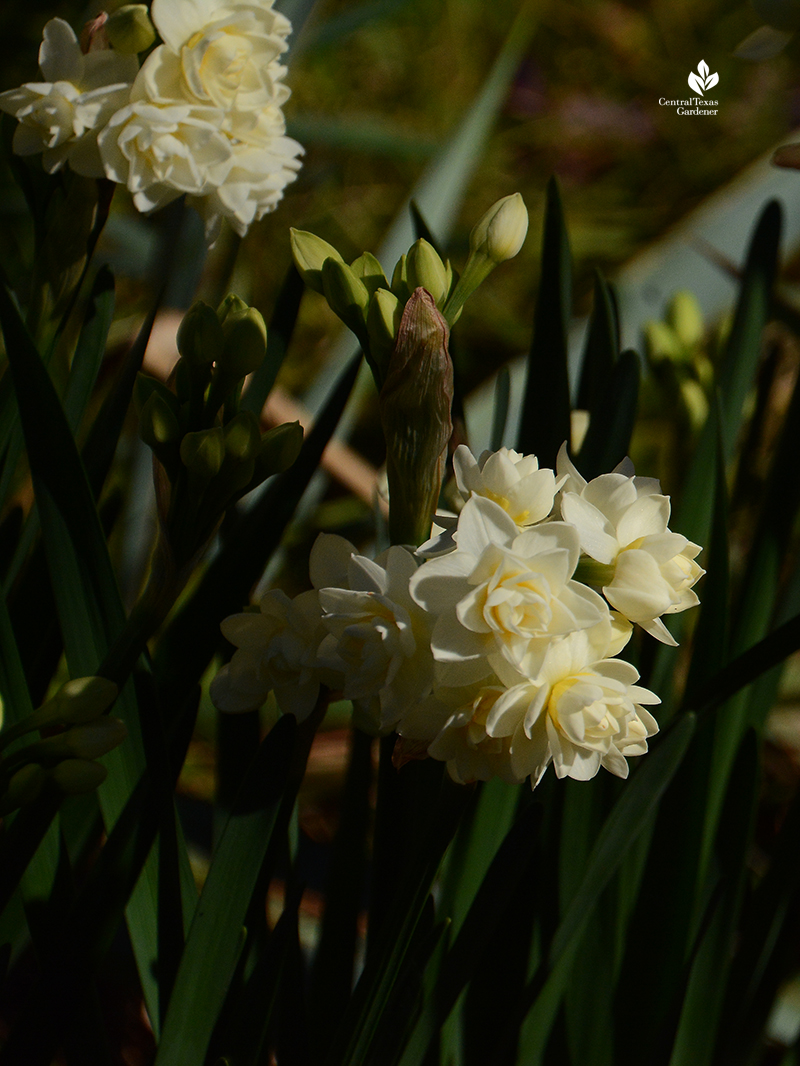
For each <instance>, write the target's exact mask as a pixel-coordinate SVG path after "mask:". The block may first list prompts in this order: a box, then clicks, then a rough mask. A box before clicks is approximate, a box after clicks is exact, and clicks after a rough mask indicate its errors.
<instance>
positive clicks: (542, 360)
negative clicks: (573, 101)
mask: <svg viewBox="0 0 800 1066" xmlns="http://www.w3.org/2000/svg"><path fill="white" fill-rule="evenodd" d="M571 313H572V256H571V254H570V249H569V237H568V235H567V229H566V226H565V224H564V210H563V207H562V205H561V194H560V193H559V191H558V185H557V183H556V181H555V178H551V179H550V181H549V183H548V185H547V202H546V205H545V215H544V236H543V240H542V261H541V273H540V276H539V293H538V295H537V297H536V313H535V318H534V323H533V340H532V341H531V350H530V353H529V355H528V374H527V380H526V384H525V396H524V399H523V401H522V413H521V415H520V424H519V434H518V438H517V442H518V443H517V448H518V449H519V451H521V452H533V453H534V454H536V455H537V456H538V457H539V463H540V465H541V466H555V461H556V455H557V454H558V449H559V448H560V447H561V445H562V444H563V442H564V441H565V440H566V441H568V440H569V439H570V395H569V373H568V369H567V352H568V346H567V330H568V327H569V318H570V315H571Z"/></svg>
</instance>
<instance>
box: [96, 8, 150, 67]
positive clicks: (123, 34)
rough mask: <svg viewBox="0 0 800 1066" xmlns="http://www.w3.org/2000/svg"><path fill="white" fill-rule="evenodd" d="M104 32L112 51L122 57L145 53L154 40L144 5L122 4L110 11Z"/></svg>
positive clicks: (147, 12)
mask: <svg viewBox="0 0 800 1066" xmlns="http://www.w3.org/2000/svg"><path fill="white" fill-rule="evenodd" d="M105 32H106V37H107V38H108V42H109V44H110V45H111V47H112V48H113V49H114V51H115V52H121V53H122V54H123V55H138V54H139V52H146V51H147V49H148V48H149V47H150V45H151V44H152V43H153V41H155V39H156V31H155V27H154V26H153V23H152V22H151V21H150V13H149V11H148V10H147V5H146V4H123V6H122V7H118V8H117V10H116V11H112V12H111V14H110V15H109V16H108V19H107V21H106V23H105Z"/></svg>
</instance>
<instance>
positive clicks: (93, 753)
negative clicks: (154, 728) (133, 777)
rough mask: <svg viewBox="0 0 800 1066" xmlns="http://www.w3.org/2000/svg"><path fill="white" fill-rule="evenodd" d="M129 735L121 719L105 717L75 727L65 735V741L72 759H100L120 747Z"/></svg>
mask: <svg viewBox="0 0 800 1066" xmlns="http://www.w3.org/2000/svg"><path fill="white" fill-rule="evenodd" d="M127 735H128V730H127V727H126V725H125V723H124V722H123V721H122V719H121V718H108V717H104V718H98V719H97V720H96V721H94V722H86V723H85V724H84V725H76V726H73V727H72V728H71V729H68V730H67V732H66V733H64V734H63V739H64V741H65V742H66V745H67V748H68V751H69V754H70V757H72V758H75V759H99V758H100V756H101V755H107V754H108V752H109V751H113V749H114V748H116V747H118V746H119V745H120V744H121V743H122V741H123V740H124V739H125V737H127ZM53 739H61V738H53Z"/></svg>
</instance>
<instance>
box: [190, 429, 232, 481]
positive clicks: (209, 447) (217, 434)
mask: <svg viewBox="0 0 800 1066" xmlns="http://www.w3.org/2000/svg"><path fill="white" fill-rule="evenodd" d="M224 458H225V438H224V436H223V433H222V430H221V429H220V428H219V426H215V427H214V429H201V430H198V431H197V432H196V433H187V434H186V436H185V437H184V438H183V440H182V441H181V461H182V462H183V465H184V466H185V467H186V468H187V470H189V472H190V473H192V474H195V475H196V476H197V477H199V478H202V479H203V480H207V481H210V480H211V478H212V477H214V475H215V474H216V473H217V472H218V471H219V468H220V467H221V466H222V461H223V459H224Z"/></svg>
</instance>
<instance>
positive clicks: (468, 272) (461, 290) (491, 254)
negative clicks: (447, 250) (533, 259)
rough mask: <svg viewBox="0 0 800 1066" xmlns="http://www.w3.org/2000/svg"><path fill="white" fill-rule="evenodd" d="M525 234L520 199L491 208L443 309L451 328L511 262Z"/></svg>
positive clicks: (504, 200) (474, 232)
mask: <svg viewBox="0 0 800 1066" xmlns="http://www.w3.org/2000/svg"><path fill="white" fill-rule="evenodd" d="M527 232H528V212H527V209H526V207H525V203H524V201H523V199H522V196H521V195H520V194H519V193H518V192H515V193H512V195H510V196H504V197H502V199H500V200H498V201H497V203H495V204H492V206H491V207H490V208H489V210H488V211H487V212H486V214H485V215H484V216H483V217H482V218H481V219H480V220H479V221H478V222H477V223H476V224H475V226H474V227H473V229H472V232H471V233H470V235H469V247H470V256H469V259H468V260H467V265H466V266H465V267H464V272H463V273H462V275H461V277H460V278H459V280H458V283H457V284H456V286H455V288H454V289H453V291H452V292H451V294H450V296H449V297H448V299H447V302H446V304H445V306H444V314H445V317H446V318H447V321H448V322H449V323H450V325H452V324H453V322H455V320H456V318H457V317H458V314H459V312H460V311H461V308H462V307H463V306H464V304H465V303H466V301H467V299H468V298H469V297H470V296H471V295H472V293H473V292H474V291H475V290H476V289H477V288H478V286H479V285H480V284H481V282H483V281H485V280H486V278H487V277H488V276H489V274H491V272H492V271H493V270H494V268H495V267H496V266H497V265H498V263H504V262H505V261H506V260H507V259H513V257H514V256H515V255H516V254H517V252H518V251H519V250H520V248H521V247H522V244H523V241H524V240H525V235H526V234H527Z"/></svg>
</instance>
